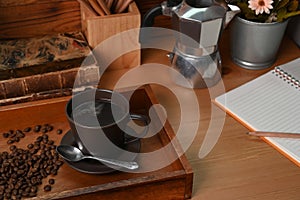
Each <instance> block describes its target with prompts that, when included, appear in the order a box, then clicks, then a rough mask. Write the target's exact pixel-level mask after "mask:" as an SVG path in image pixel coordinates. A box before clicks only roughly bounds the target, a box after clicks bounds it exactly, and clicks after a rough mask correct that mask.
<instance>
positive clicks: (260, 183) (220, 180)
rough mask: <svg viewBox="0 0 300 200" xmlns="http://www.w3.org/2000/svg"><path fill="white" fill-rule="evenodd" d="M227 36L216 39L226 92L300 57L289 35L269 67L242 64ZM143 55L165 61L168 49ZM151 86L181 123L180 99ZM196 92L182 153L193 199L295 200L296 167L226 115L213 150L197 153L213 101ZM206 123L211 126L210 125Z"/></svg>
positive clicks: (299, 190)
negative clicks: (196, 114) (196, 110)
mask: <svg viewBox="0 0 300 200" xmlns="http://www.w3.org/2000/svg"><path fill="white" fill-rule="evenodd" d="M228 35H229V30H225V31H224V34H223V36H222V38H221V41H220V52H221V56H222V62H223V80H222V81H223V83H224V85H225V89H226V91H228V90H230V89H233V88H235V87H237V86H239V85H241V84H243V83H245V82H247V81H249V80H251V79H253V78H255V77H257V76H259V75H261V74H263V73H265V72H267V71H269V70H270V69H272V68H273V67H274V66H276V65H280V64H283V63H285V62H288V61H290V60H293V59H295V58H298V57H299V56H300V49H299V48H298V47H297V46H296V45H295V44H294V43H293V42H292V41H291V40H290V39H289V38H284V41H283V43H282V46H281V48H280V51H279V54H278V59H277V61H276V63H275V64H274V65H273V66H272V67H270V68H268V69H264V70H247V69H242V68H240V67H238V66H237V65H235V64H234V63H233V62H232V61H231V59H230V55H229V40H228ZM142 55H143V57H142V62H143V63H162V64H165V65H169V61H168V58H167V57H166V52H163V51H159V50H153V49H147V50H143V53H142ZM125 71H126V70H125ZM125 71H123V72H122V71H118V72H110V73H108V74H107V75H105V76H104V77H103V81H102V84H103V87H111V85H112V84H113V83H114V82H115V81H116V80H118V79H119V78H120V76H121V75H122V74H123V73H125ZM152 88H153V90H154V93H155V94H156V96H157V98H158V99H159V101H160V103H161V105H163V106H164V107H165V109H166V110H167V113H168V120H169V121H170V123H171V125H172V127H173V128H174V130H176V129H177V128H178V126H179V124H180V110H179V109H178V107H179V105H178V103H176V101H174V96H173V95H172V94H171V93H170V91H168V89H166V88H163V87H161V86H158V85H153V86H152ZM194 91H195V93H196V94H197V97H198V100H199V106H200V109H201V110H200V115H201V118H200V121H196V122H195V120H194V119H192V118H191V119H184V122H183V123H185V124H184V125H185V126H193V125H195V123H199V124H200V126H199V129H198V131H197V135H196V137H195V139H194V141H193V143H192V145H191V146H190V147H189V148H188V150H187V151H186V156H187V158H188V160H189V162H190V164H191V165H192V168H193V171H194V184H193V197H192V199H193V200H194V199H195V200H196V199H197V200H198V199H202V200H203V199H209V200H219V199H222V200H226V199H230V200H232V199H242V200H248V199H249V200H250V199H251V200H253V199H260V200H265V199H272V200H273V199H279V200H283V199H284V200H285V199H289V200H292V199H295V200H296V199H297V200H298V199H299V198H300V168H299V167H297V166H296V165H295V164H294V163H292V162H291V161H290V160H288V159H287V158H286V157H284V156H283V155H281V154H280V153H279V152H278V151H276V150H275V149H273V148H272V147H271V146H269V145H268V144H267V143H265V142H263V141H262V140H260V139H253V138H252V139H251V138H249V136H247V135H246V134H245V133H246V132H247V129H246V128H245V127H243V126H242V125H241V124H240V123H238V122H237V121H236V120H234V119H233V118H231V117H230V116H228V115H227V116H226V118H225V124H224V126H223V127H222V130H221V131H222V132H221V136H220V137H219V140H218V141H217V143H216V145H215V146H214V148H213V149H212V151H211V152H210V153H209V154H208V155H207V156H206V157H204V158H202V159H200V158H199V156H198V154H199V150H200V147H201V144H202V142H203V139H204V136H205V134H206V133H207V130H208V127H209V124H210V122H211V120H212V119H211V109H212V106H214V105H213V104H212V102H211V98H210V97H209V93H208V89H195V90H194ZM220 94H221V92H220ZM214 107H215V106H214ZM217 109H219V108H217ZM219 111H220V112H221V110H219ZM221 117H222V116H221ZM215 120H218V119H215ZM220 120H222V119H221V118H220ZM210 128H211V129H212V130H213V129H214V127H210ZM218 129H219V127H216V130H215V131H216V132H218V131H219V130H218ZM187 134H189V133H187Z"/></svg>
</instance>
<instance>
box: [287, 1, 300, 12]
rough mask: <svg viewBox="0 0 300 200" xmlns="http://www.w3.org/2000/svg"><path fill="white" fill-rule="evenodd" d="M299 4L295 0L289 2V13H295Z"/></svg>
mask: <svg viewBox="0 0 300 200" xmlns="http://www.w3.org/2000/svg"><path fill="white" fill-rule="evenodd" d="M298 5H299V2H298V1H297V0H294V1H291V2H290V3H289V5H288V7H287V9H288V11H289V12H293V11H296V10H297V9H298Z"/></svg>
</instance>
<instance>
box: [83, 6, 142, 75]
mask: <svg viewBox="0 0 300 200" xmlns="http://www.w3.org/2000/svg"><path fill="white" fill-rule="evenodd" d="M80 9H81V20H82V31H83V33H84V34H85V36H86V39H87V41H88V43H89V45H90V47H91V48H92V49H94V52H93V53H94V54H95V56H96V58H97V60H98V61H99V63H100V64H101V63H103V60H109V59H110V58H111V57H112V56H114V55H111V54H114V53H116V51H118V50H119V49H126V48H128V46H130V48H131V47H133V48H134V49H135V50H133V51H130V52H128V53H124V54H123V52H122V54H120V55H121V56H118V57H116V59H114V58H112V59H113V60H112V61H113V62H112V63H109V64H110V65H109V70H111V69H124V68H129V67H136V66H139V65H140V63H141V52H140V44H139V31H137V28H139V27H140V25H141V16H140V12H139V9H138V7H137V5H136V3H135V2H132V3H131V4H130V5H129V7H128V11H127V12H126V13H120V14H111V15H106V16H95V15H94V14H93V13H91V12H90V11H89V10H88V9H87V8H86V7H85V6H83V5H81V7H80ZM128 30H136V31H134V32H133V34H131V32H130V35H126V36H125V38H124V35H122V36H121V38H120V37H119V38H118V39H117V40H116V39H114V41H112V40H111V42H109V43H108V44H106V43H105V42H104V41H105V40H107V39H109V38H110V37H117V36H118V34H119V33H122V32H125V31H128ZM115 41H120V42H118V43H115ZM103 42H104V43H103ZM112 43H113V44H112ZM99 44H101V47H100V48H98V47H99V46H98V45H99ZM95 48H96V49H95ZM116 49H118V50H116ZM105 67H106V66H105Z"/></svg>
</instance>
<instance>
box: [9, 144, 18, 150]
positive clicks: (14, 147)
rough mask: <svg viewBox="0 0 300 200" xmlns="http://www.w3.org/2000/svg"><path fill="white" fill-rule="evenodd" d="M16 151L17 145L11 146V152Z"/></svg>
mask: <svg viewBox="0 0 300 200" xmlns="http://www.w3.org/2000/svg"><path fill="white" fill-rule="evenodd" d="M16 149H17V147H16V145H11V146H10V147H9V150H11V151H14V150H16Z"/></svg>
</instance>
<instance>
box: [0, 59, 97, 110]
mask: <svg viewBox="0 0 300 200" xmlns="http://www.w3.org/2000/svg"><path fill="white" fill-rule="evenodd" d="M99 79H100V72H99V67H98V66H96V65H91V66H84V67H80V68H79V67H78V68H73V69H68V70H62V71H56V72H50V73H45V74H39V75H33V76H28V77H24V78H14V79H9V80H5V81H0V106H3V105H10V104H16V103H22V102H28V101H35V100H41V99H47V98H55V97H61V96H68V95H71V94H72V91H73V90H74V89H76V88H80V87H89V86H97V85H98V81H99ZM75 80H76V86H75V87H74V82H75Z"/></svg>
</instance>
